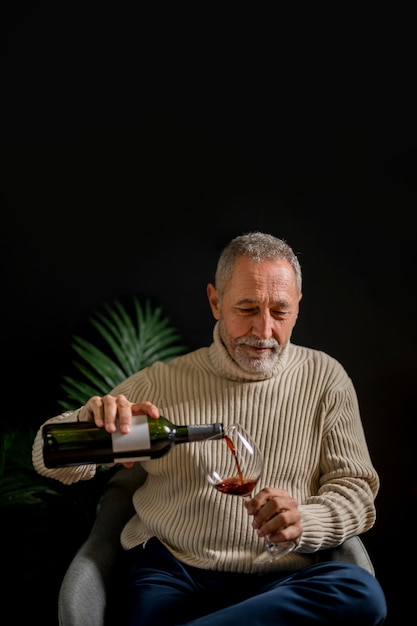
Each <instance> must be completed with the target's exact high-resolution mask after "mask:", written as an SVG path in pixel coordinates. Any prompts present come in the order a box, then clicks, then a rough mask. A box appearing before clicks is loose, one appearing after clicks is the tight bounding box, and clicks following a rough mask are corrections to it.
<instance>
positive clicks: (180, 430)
mask: <svg viewBox="0 0 417 626" xmlns="http://www.w3.org/2000/svg"><path fill="white" fill-rule="evenodd" d="M223 437H224V427H223V424H221V423H219V422H216V423H215V424H190V425H188V426H176V427H175V443H184V442H187V441H188V442H190V441H204V440H205V439H210V438H215V439H223Z"/></svg>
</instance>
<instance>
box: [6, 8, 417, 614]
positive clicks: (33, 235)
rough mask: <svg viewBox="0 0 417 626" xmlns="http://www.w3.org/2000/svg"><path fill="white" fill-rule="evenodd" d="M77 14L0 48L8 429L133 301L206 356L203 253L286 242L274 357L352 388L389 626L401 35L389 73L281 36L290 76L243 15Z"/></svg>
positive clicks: (405, 106) (408, 464)
mask: <svg viewBox="0 0 417 626" xmlns="http://www.w3.org/2000/svg"><path fill="white" fill-rule="evenodd" d="M86 7H87V8H86ZM88 7H89V3H86V4H84V6H83V10H82V11H81V10H77V9H76V8H72V9H71V10H69V9H66V10H64V9H63V8H62V7H61V8H57V7H54V6H53V4H52V3H51V5H49V3H35V5H34V7H32V8H31V10H30V11H22V12H21V13H19V12H17V11H16V13H15V14H14V15H12V17H11V20H10V32H9V34H8V37H7V39H6V46H5V48H4V54H3V59H4V71H5V74H4V75H5V79H6V80H5V87H6V89H5V96H6V97H5V104H6V114H5V116H4V122H5V125H4V131H5V132H4V139H5V141H4V142H3V154H4V157H5V158H4V164H3V185H2V188H3V194H2V195H3V200H2V204H3V211H2V221H3V227H2V230H1V238H2V240H1V246H2V253H3V280H2V292H3V296H2V301H3V305H2V317H3V333H2V356H3V359H2V360H3V371H4V372H5V377H4V375H3V380H4V382H5V384H4V387H3V389H4V392H3V412H4V416H5V418H6V419H14V416H15V415H16V413H17V414H19V419H20V420H22V421H23V423H24V424H26V425H27V426H28V428H29V427H30V426H33V425H35V426H37V425H38V424H40V423H41V422H42V421H44V420H45V419H46V418H48V417H50V416H52V415H54V414H55V413H56V412H58V406H57V399H58V398H60V397H61V395H62V393H61V391H60V382H61V377H62V375H63V374H64V373H67V371H68V368H69V363H70V358H71V354H70V348H69V344H70V340H71V336H72V334H74V333H76V332H79V331H80V328H82V327H83V325H84V324H85V321H86V318H87V316H88V315H89V314H90V313H91V312H92V311H94V310H95V309H97V308H98V307H100V306H101V305H102V303H103V302H110V301H112V300H113V299H114V298H124V297H127V296H130V295H135V296H138V297H139V298H140V299H142V300H144V299H145V298H151V299H152V300H153V301H154V302H155V303H156V304H158V305H161V306H162V307H163V309H164V311H165V312H166V314H167V315H168V316H169V317H170V319H171V321H172V322H173V323H174V324H175V325H176V326H177V328H178V329H179V330H180V332H181V333H182V335H183V337H184V339H185V342H186V343H187V345H188V346H189V347H190V349H194V348H197V347H199V346H200V345H207V344H208V343H209V342H210V341H211V333H212V327H213V320H212V318H211V314H210V312H209V307H208V304H207V301H206V295H205V287H206V284H207V282H208V281H211V280H213V277H214V270H215V263H216V260H217V256H218V254H219V252H220V250H221V248H222V247H223V246H224V245H225V244H226V243H227V241H228V240H229V239H230V238H232V237H233V236H235V235H237V234H240V233H242V232H245V231H248V230H251V229H261V230H265V231H269V232H272V233H274V234H276V235H278V236H280V237H283V238H284V239H286V240H287V241H288V242H289V243H290V244H291V245H292V246H293V248H294V249H295V251H296V252H297V253H298V254H299V258H300V261H301V264H302V266H303V272H304V290H303V291H304V297H303V300H302V303H301V312H300V318H299V321H298V324H297V326H296V329H295V331H294V335H293V340H294V342H297V343H304V344H306V345H309V346H311V347H315V348H319V349H323V350H325V351H327V352H329V353H330V354H332V355H333V356H334V357H336V358H337V359H339V360H340V361H341V362H342V363H343V364H344V366H345V367H346V369H347V371H348V372H349V374H350V376H351V377H352V379H353V381H354V384H355V386H356V389H357V392H358V396H359V401H360V405H361V410H362V417H363V423H364V427H365V431H366V434H367V438H368V441H369V447H370V451H371V455H372V458H373V461H374V463H375V465H376V467H377V469H378V471H379V473H380V477H381V490H380V494H379V496H378V500H377V506H378V520H377V523H376V525H375V527H374V529H372V530H371V531H370V532H369V533H368V534H367V535H366V538H365V542H366V544H367V547H368V549H369V551H370V553H371V556H372V559H373V561H374V563H375V566H376V569H377V575H378V577H379V579H380V580H381V582H382V584H383V586H384V589H385V591H386V593H387V597H388V601H389V608H390V611H391V613H390V616H391V617H390V619H391V620H392V621H390V623H392V624H396V623H398V622H397V621H396V619H395V617H393V616H395V614H396V611H399V608H400V606H401V605H402V603H403V602H404V601H405V603H406V604H407V602H408V601H409V600H407V597H408V594H407V591H408V590H410V589H411V584H410V583H407V581H406V579H405V573H404V572H402V571H401V573H400V568H403V567H405V563H406V561H407V560H408V558H409V556H407V555H409V553H410V550H411V551H413V552H414V557H415V549H414V548H413V547H412V545H410V544H412V543H413V526H412V522H413V520H414V514H415V512H416V511H415V503H416V491H417V487H416V472H415V469H414V467H413V463H412V458H413V457H412V450H414V449H415V443H414V439H415V435H416V426H415V408H414V402H413V403H412V400H414V389H413V385H414V372H415V368H414V354H415V347H416V344H415V339H416V332H415V324H416V308H415V294H414V287H415V256H416V254H415V246H416V236H415V231H414V218H415V207H416V178H415V165H416V162H415V130H416V129H415V119H414V118H415V100H414V97H413V93H412V88H411V85H410V81H409V73H408V67H407V59H408V58H409V49H408V48H407V46H408V40H407V37H406V36H405V37H404V38H402V39H401V46H402V47H400V48H398V47H396V54H397V57H396V60H393V57H392V52H393V48H394V46H392V47H389V46H388V47H387V46H384V45H380V44H381V42H379V41H377V42H376V44H375V43H374V48H372V49H371V53H370V54H369V55H368V56H366V55H358V57H356V56H355V55H354V54H353V53H354V52H355V51H357V46H356V45H355V46H353V47H352V45H351V44H349V43H348V39H347V40H346V46H341V51H340V50H339V49H338V52H339V54H338V55H337V62H336V60H335V58H334V48H332V53H331V54H330V53H328V52H327V53H326V51H325V50H323V51H321V50H320V51H319V50H318V48H319V45H318V44H317V42H316V44H317V45H316V46H314V45H313V46H312V47H309V46H306V47H305V50H304V54H303V55H300V57H299V58H296V57H297V55H296V51H297V50H299V46H298V45H296V43H297V42H296V41H294V40H293V41H292V47H290V50H292V51H293V54H292V56H291V59H290V58H289V55H288V48H286V46H285V45H282V42H281V41H279V42H278V43H277V41H276V39H275V38H274V36H273V35H272V34H271V33H270V32H268V34H267V35H266V36H265V37H263V36H262V31H261V29H259V28H256V27H255V26H253V24H251V20H250V19H248V22H247V24H246V28H245V30H244V31H239V30H238V29H232V30H230V29H231V28H232V24H233V20H226V22H225V20H224V16H222V19H219V20H218V21H217V22H216V23H215V27H216V28H215V29H214V30H213V29H212V26H213V23H212V22H209V25H207V23H206V21H204V20H202V18H201V16H196V15H195V14H194V15H191V16H188V20H191V22H188V26H184V23H183V22H182V20H181V16H178V15H177V16H176V21H174V22H172V21H171V18H172V17H173V16H167V15H166V14H165V15H164V16H158V15H156V14H155V15H153V16H150V15H149V14H147V15H145V14H144V13H143V14H142V15H140V16H139V17H137V18H136V19H135V22H134V24H132V19H131V16H129V15H127V14H125V13H124V12H123V11H122V10H117V11H116V15H114V9H113V13H111V12H110V11H109V12H108V13H106V12H105V11H103V10H101V12H100V13H99V14H97V13H96V9H93V8H91V9H89V8H88ZM183 17H184V16H183ZM204 17H205V19H206V18H207V15H206V16H204ZM248 17H249V18H250V16H248ZM258 17H261V16H258ZM263 17H264V19H265V22H266V23H267V24H268V21H269V20H268V17H267V16H263ZM173 24H174V26H175V27H174V28H173ZM231 33H232V34H233V35H234V37H233V38H232V39H231V41H232V42H233V45H231V44H230V35H231ZM239 33H240V35H241V36H239ZM255 33H256V35H257V37H256V38H255V37H254V34H255ZM336 40H337V34H336V36H335V41H336ZM335 41H333V42H332V43H333V44H334V43H335ZM381 41H382V40H381ZM364 43H366V42H364ZM368 43H369V42H368ZM375 46H376V47H375ZM364 48H366V46H364ZM410 48H411V46H410ZM285 51H287V52H286V53H285ZM312 51H313V52H315V53H317V56H316V55H314V56H313V58H312V56H311V53H312ZM321 52H323V54H321ZM323 59H325V60H326V64H325V65H323V62H322V61H323ZM289 60H291V64H289ZM297 61H298V62H297ZM333 62H334V63H333ZM3 419H4V417H3ZM410 606H411V603H410ZM398 614H399V613H398ZM397 619H398V618H397Z"/></svg>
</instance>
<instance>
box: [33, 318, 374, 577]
mask: <svg viewBox="0 0 417 626" xmlns="http://www.w3.org/2000/svg"><path fill="white" fill-rule="evenodd" d="M114 392H115V393H124V394H125V395H126V396H127V398H128V399H129V400H130V401H132V402H139V401H145V400H148V401H150V402H152V403H154V404H156V405H157V406H158V407H159V408H160V409H161V413H162V415H165V417H167V418H168V419H170V420H171V421H172V422H173V423H175V424H194V423H195V424H200V423H212V422H223V423H224V424H225V425H227V424H233V423H240V424H241V425H242V426H243V427H244V428H246V429H247V430H248V431H249V432H250V433H251V435H252V436H253V437H254V438H255V440H256V441H257V443H258V444H259V446H260V448H261V450H262V451H263V454H264V459H265V464H264V472H263V477H262V479H261V481H260V483H259V484H258V488H259V489H261V488H262V487H263V486H271V487H281V488H283V489H287V490H288V491H289V492H290V494H291V495H292V496H293V497H294V498H296V499H297V501H298V502H299V508H300V511H301V515H302V524H303V528H304V531H303V535H302V538H301V542H300V545H299V546H298V548H297V550H296V552H294V553H292V554H289V555H287V556H286V557H283V559H281V560H279V561H277V562H276V563H275V564H273V565H267V566H263V570H262V571H265V570H266V569H285V570H296V569H299V568H301V567H303V566H306V565H309V564H310V563H312V562H314V554H313V553H314V552H316V551H317V550H319V549H321V548H328V547H331V546H335V545H338V544H340V543H341V542H342V541H344V540H345V539H346V538H348V537H350V536H352V535H358V534H361V533H363V532H365V531H367V530H368V529H369V528H371V527H372V525H373V524H374V522H375V506H374V499H375V497H376V494H377V492H378V488H379V479H378V476H377V473H376V471H375V469H374V467H373V465H372V462H371V459H370V457H369V452H368V448H367V444H366V440H365V436H364V431H363V427H362V424H361V419H360V414H359V409H358V403H357V398H356V393H355V390H354V388H353V385H352V382H351V380H350V378H349V377H348V375H347V373H346V372H345V370H344V369H343V367H342V366H341V365H340V364H339V363H338V362H337V361H336V360H335V359H333V358H332V357H330V356H328V355H327V354H325V353H323V352H320V351H317V350H312V349H309V348H305V347H301V346H297V345H294V344H289V346H288V349H287V351H286V354H285V358H284V360H283V363H282V364H281V365H280V366H279V367H277V370H276V371H275V372H274V373H273V375H271V377H270V378H267V379H262V378H261V377H259V376H256V375H249V374H246V373H245V372H243V371H242V370H241V369H240V368H239V367H238V366H237V365H236V364H235V363H234V362H233V361H232V360H231V359H230V357H229V355H228V353H227V351H226V350H225V348H224V346H223V344H222V342H221V340H220V338H219V334H218V326H217V324H216V326H215V328H214V341H213V343H212V344H211V346H210V347H206V348H200V349H198V350H196V351H194V352H191V353H189V354H187V355H184V356H180V357H177V358H175V359H173V360H172V361H170V362H168V363H155V364H154V365H152V366H151V367H149V368H147V369H145V370H142V371H140V372H138V373H137V374H134V375H133V376H131V377H130V378H128V379H127V380H126V381H124V382H123V383H122V384H120V385H119V386H118V387H117V388H116V389H115V390H114ZM75 419H76V413H73V414H71V413H64V414H62V415H60V416H57V417H55V418H52V419H51V420H49V421H50V422H52V421H59V420H62V421H71V420H75ZM198 450H199V444H198V443H190V444H181V445H179V446H176V447H174V448H173V449H172V450H171V452H170V453H169V454H167V455H165V456H164V457H162V458H161V459H157V460H154V461H144V462H143V466H144V467H145V469H146V470H147V472H148V476H147V479H146V482H145V483H144V484H143V485H142V486H141V487H139V488H138V490H137V491H136V492H135V494H134V497H133V502H134V506H135V509H136V515H135V516H134V517H133V518H132V519H131V520H130V521H129V522H128V524H127V525H126V526H125V528H124V530H123V532H122V535H121V542H122V545H123V547H124V548H126V549H128V548H131V547H133V546H136V545H137V544H139V543H141V542H144V541H146V540H147V539H148V538H150V537H152V536H157V537H158V538H159V539H160V540H161V541H162V543H164V544H165V545H166V546H167V547H168V548H169V550H170V551H171V552H172V553H173V554H174V555H175V556H176V557H177V558H178V559H180V560H181V561H183V562H185V563H188V564H189V565H192V566H195V567H201V568H207V569H217V570H228V571H235V572H253V571H255V570H254V568H253V565H252V557H253V556H254V555H255V554H257V553H259V552H260V551H262V550H263V549H264V540H263V539H259V538H258V537H257V535H256V532H255V531H254V530H253V528H252V526H251V521H252V518H250V517H249V516H248V515H247V513H246V510H245V509H244V506H243V502H242V500H241V499H240V498H237V497H233V496H227V495H225V494H221V493H218V492H217V491H216V490H215V489H213V487H211V486H210V485H209V484H208V483H207V482H206V480H205V478H204V476H203V474H202V472H201V468H200V466H199V457H198ZM33 464H34V467H35V469H36V470H37V471H38V472H39V473H40V474H43V475H45V476H50V477H53V478H56V479H57V480H60V481H62V482H63V483H67V484H70V483H73V482H76V481H78V480H86V479H89V478H91V477H92V476H94V473H95V470H96V467H95V466H93V465H88V466H79V467H71V468H60V469H55V470H50V469H47V468H45V466H44V464H43V460H42V449H41V429H39V431H38V433H37V435H36V438H35V441H34V445H33Z"/></svg>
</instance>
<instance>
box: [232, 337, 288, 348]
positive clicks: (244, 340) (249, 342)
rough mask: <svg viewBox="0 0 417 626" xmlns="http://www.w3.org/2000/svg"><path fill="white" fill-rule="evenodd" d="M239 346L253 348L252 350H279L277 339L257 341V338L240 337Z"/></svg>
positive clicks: (237, 341)
mask: <svg viewBox="0 0 417 626" xmlns="http://www.w3.org/2000/svg"><path fill="white" fill-rule="evenodd" d="M236 343H237V344H238V345H245V346H251V347H252V348H275V349H277V348H279V343H278V341H277V340H276V339H257V338H256V337H240V338H239V339H237V340H236Z"/></svg>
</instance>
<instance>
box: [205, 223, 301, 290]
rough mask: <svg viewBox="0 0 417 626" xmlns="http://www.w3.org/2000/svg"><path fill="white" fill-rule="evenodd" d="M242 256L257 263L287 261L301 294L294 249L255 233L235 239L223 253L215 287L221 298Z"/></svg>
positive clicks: (276, 238)
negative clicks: (275, 260) (276, 260)
mask: <svg viewBox="0 0 417 626" xmlns="http://www.w3.org/2000/svg"><path fill="white" fill-rule="evenodd" d="M241 256H246V257H248V258H249V259H250V260H251V261H255V262H256V263H260V262H261V261H269V260H273V259H285V260H286V261H288V263H289V264H290V265H291V267H292V268H293V270H294V273H295V279H296V282H297V289H298V292H299V293H301V287H302V274H301V266H300V262H299V260H298V258H297V256H296V254H295V253H294V251H293V249H292V248H291V247H290V246H289V245H288V244H287V243H286V242H285V241H284V240H283V239H278V237H274V236H273V235H269V234H267V233H261V232H259V231H254V232H251V233H245V234H244V235H239V236H238V237H235V238H234V239H232V241H230V243H228V244H227V246H226V247H225V248H224V249H223V251H222V252H221V254H220V257H219V260H218V262H217V269H216V275H215V285H216V289H217V291H218V292H219V295H220V296H221V295H222V293H223V291H224V289H225V286H226V284H227V283H228V281H229V280H230V278H231V276H232V273H233V269H234V266H235V263H236V261H237V259H238V258H239V257H241Z"/></svg>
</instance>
